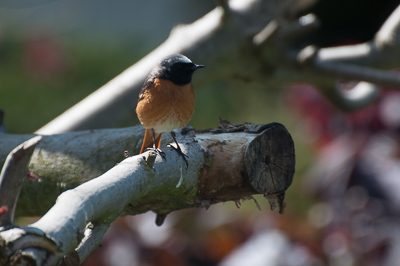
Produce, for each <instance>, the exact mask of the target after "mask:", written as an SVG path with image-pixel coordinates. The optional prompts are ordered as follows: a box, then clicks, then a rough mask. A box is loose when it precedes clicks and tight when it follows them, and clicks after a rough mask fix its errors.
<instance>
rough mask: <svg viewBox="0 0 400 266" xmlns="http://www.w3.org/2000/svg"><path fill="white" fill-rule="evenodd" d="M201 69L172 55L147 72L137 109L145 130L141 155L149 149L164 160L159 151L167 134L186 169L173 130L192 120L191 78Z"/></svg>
mask: <svg viewBox="0 0 400 266" xmlns="http://www.w3.org/2000/svg"><path fill="white" fill-rule="evenodd" d="M203 67H204V66H203V65H196V64H194V63H193V62H192V61H191V60H190V59H189V58H187V57H186V56H184V55H181V54H173V55H170V56H167V57H165V58H164V59H163V60H161V62H160V63H159V64H158V65H157V66H156V67H155V68H153V70H152V71H151V72H150V74H149V76H148V77H147V79H146V81H145V82H144V84H143V87H142V90H141V91H140V93H139V100H138V104H137V107H136V113H137V116H138V118H139V121H140V123H141V124H142V125H143V126H144V127H145V128H146V132H145V134H144V139H143V144H142V148H141V149H140V153H143V152H145V151H146V150H147V149H151V150H153V151H155V152H156V153H157V154H159V155H161V156H162V157H164V156H163V153H162V152H161V150H159V148H160V143H161V135H162V133H163V132H170V133H171V135H172V138H173V139H174V141H175V143H176V148H175V147H173V148H174V149H175V150H176V151H177V152H178V153H179V154H180V155H181V156H182V158H183V159H184V160H185V162H186V167H187V166H188V162H187V160H186V158H185V155H184V154H183V153H182V150H181V148H180V147H179V144H178V142H177V141H176V138H175V134H174V132H173V131H172V130H173V129H177V128H183V127H184V126H186V125H187V123H188V122H189V120H190V119H191V118H192V115H193V113H194V102H195V93H194V90H193V86H192V84H191V81H192V75H193V72H194V71H195V70H197V69H199V68H203ZM171 147H172V146H171Z"/></svg>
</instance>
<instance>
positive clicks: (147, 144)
mask: <svg viewBox="0 0 400 266" xmlns="http://www.w3.org/2000/svg"><path fill="white" fill-rule="evenodd" d="M161 135H162V133H155V138H154V139H155V144H156V148H160V145H161ZM147 148H153V130H152V129H147V128H146V132H145V133H144V138H143V144H142V148H141V149H140V152H139V154H141V153H143V152H145V151H146V149H147Z"/></svg>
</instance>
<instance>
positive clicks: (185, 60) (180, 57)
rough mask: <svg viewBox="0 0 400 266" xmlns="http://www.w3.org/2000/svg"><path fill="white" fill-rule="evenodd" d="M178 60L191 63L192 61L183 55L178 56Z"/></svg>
mask: <svg viewBox="0 0 400 266" xmlns="http://www.w3.org/2000/svg"><path fill="white" fill-rule="evenodd" d="M178 60H179V62H182V63H192V61H191V60H190V59H189V58H187V57H186V56H184V55H181V56H179V58H178Z"/></svg>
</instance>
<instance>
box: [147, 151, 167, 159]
mask: <svg viewBox="0 0 400 266" xmlns="http://www.w3.org/2000/svg"><path fill="white" fill-rule="evenodd" d="M146 151H149V152H151V153H153V154H155V155H160V156H161V158H163V159H164V160H165V159H166V157H165V153H164V152H163V151H162V150H161V149H159V148H147V149H146Z"/></svg>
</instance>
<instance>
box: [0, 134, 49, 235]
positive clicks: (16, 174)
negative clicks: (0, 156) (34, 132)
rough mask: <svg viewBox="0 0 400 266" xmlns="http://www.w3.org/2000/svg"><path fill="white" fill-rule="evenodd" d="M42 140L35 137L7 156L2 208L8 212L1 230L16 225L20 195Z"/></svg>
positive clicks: (0, 177) (0, 183)
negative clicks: (29, 165) (33, 157)
mask: <svg viewBox="0 0 400 266" xmlns="http://www.w3.org/2000/svg"><path fill="white" fill-rule="evenodd" d="M40 140H41V137H40V136H36V137H33V138H32V139H30V140H27V141H25V142H24V143H22V144H20V145H19V146H17V147H16V148H15V149H13V150H12V151H11V152H10V154H9V155H8V156H7V159H6V161H5V163H4V166H3V168H2V170H1V174H0V207H3V209H4V207H5V210H6V212H5V213H3V214H2V215H1V216H0V228H1V227H3V228H4V227H9V226H11V225H12V224H13V223H14V215H15V209H16V206H17V202H18V197H19V193H20V191H21V187H22V184H23V182H24V180H25V179H26V178H27V166H28V163H29V160H30V159H31V155H32V153H33V150H34V149H35V147H36V145H37V144H38V143H39V141H40Z"/></svg>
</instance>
